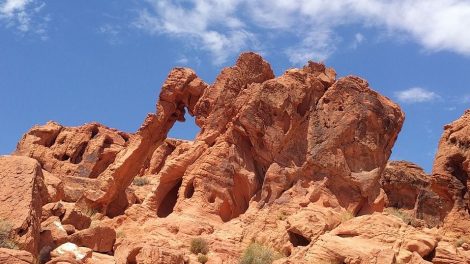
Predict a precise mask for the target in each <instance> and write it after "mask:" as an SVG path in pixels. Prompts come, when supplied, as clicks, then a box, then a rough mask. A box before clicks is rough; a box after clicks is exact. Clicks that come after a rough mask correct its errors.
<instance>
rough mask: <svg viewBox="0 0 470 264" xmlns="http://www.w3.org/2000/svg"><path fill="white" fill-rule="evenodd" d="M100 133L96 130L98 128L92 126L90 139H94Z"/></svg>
mask: <svg viewBox="0 0 470 264" xmlns="http://www.w3.org/2000/svg"><path fill="white" fill-rule="evenodd" d="M99 132H100V130H99V129H98V126H93V127H92V128H91V139H94V138H95V137H96V136H97V135H98V133H99Z"/></svg>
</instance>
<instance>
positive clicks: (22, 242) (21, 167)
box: [0, 156, 45, 254]
mask: <svg viewBox="0 0 470 264" xmlns="http://www.w3.org/2000/svg"><path fill="white" fill-rule="evenodd" d="M0 179H1V181H0V190H2V191H1V192H0V220H1V222H0V224H1V229H2V231H1V232H2V233H4V234H2V236H7V237H9V239H12V240H13V241H14V242H15V244H16V245H17V246H18V247H19V248H20V249H22V250H26V251H28V252H31V253H32V254H37V253H38V243H39V231H40V223H41V207H42V197H41V193H44V190H45V186H44V179H43V175H42V171H41V166H40V165H39V163H38V162H37V161H36V160H34V159H31V158H28V157H19V156H1V157H0Z"/></svg>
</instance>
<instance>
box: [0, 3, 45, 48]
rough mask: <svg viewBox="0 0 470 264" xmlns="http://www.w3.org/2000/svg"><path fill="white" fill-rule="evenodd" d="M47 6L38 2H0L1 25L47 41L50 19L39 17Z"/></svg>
mask: <svg viewBox="0 0 470 264" xmlns="http://www.w3.org/2000/svg"><path fill="white" fill-rule="evenodd" d="M45 5H46V4H45V3H44V2H40V1H36V0H3V1H2V0H0V25H1V24H3V25H4V26H5V27H7V28H15V29H16V30H17V31H18V32H19V33H21V34H26V33H33V34H36V35H39V36H40V37H41V38H42V39H47V35H46V26H47V23H48V22H49V20H50V18H49V16H48V15H44V16H42V17H40V18H38V17H37V16H38V14H39V13H40V12H41V11H42V10H43V8H44V7H45Z"/></svg>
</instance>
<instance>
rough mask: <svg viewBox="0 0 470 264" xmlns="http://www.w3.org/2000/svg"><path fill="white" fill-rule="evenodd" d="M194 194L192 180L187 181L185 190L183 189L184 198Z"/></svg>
mask: <svg viewBox="0 0 470 264" xmlns="http://www.w3.org/2000/svg"><path fill="white" fill-rule="evenodd" d="M193 195H194V180H191V181H190V182H188V185H187V186H186V190H185V191H184V198H186V199H189V198H191V197H193Z"/></svg>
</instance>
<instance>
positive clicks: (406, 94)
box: [395, 87, 440, 103]
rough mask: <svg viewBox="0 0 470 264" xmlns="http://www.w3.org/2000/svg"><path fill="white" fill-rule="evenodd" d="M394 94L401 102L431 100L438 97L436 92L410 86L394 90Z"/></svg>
mask: <svg viewBox="0 0 470 264" xmlns="http://www.w3.org/2000/svg"><path fill="white" fill-rule="evenodd" d="M395 96H396V97H397V98H398V100H399V101H400V102H403V103H424V102H431V101H434V100H436V99H438V98H439V97H440V96H439V95H438V94H437V93H435V92H432V91H428V90H426V89H424V88H421V87H412V88H410V89H407V90H403V91H399V92H396V93H395Z"/></svg>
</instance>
